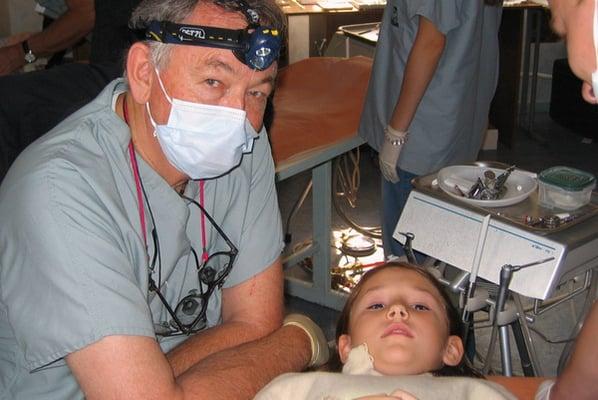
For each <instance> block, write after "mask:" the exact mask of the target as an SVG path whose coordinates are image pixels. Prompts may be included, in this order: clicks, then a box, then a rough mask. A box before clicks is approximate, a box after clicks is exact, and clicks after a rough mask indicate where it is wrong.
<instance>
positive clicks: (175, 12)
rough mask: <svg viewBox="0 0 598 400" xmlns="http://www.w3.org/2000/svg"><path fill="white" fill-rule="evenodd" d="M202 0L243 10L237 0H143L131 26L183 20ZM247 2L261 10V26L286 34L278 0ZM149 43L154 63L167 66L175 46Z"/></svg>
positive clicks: (142, 26)
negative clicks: (276, 0)
mask: <svg viewBox="0 0 598 400" xmlns="http://www.w3.org/2000/svg"><path fill="white" fill-rule="evenodd" d="M201 1H203V2H205V3H212V4H215V5H217V6H219V7H222V8H223V9H224V10H227V11H233V12H234V11H238V12H240V7H239V3H238V2H237V1H236V0H144V1H142V2H141V3H140V4H139V5H138V6H137V8H135V10H133V13H132V15H131V19H130V20H129V28H131V29H133V30H136V31H139V30H144V29H145V28H146V27H147V26H148V25H149V23H150V22H151V21H170V22H174V23H181V22H183V21H184V20H185V19H186V18H187V17H188V16H189V15H190V14H191V13H192V12H193V10H195V7H197V6H198V5H199V3H200V2H201ZM245 2H246V3H247V4H248V5H249V7H250V8H252V9H254V10H255V11H256V12H257V13H258V15H259V17H260V25H262V26H270V27H272V28H275V29H278V31H279V32H280V33H281V35H284V34H285V33H286V26H285V17H284V14H283V13H282V11H281V9H280V7H278V5H277V4H276V2H275V0H245ZM283 37H284V36H283ZM146 43H147V45H148V46H149V48H150V52H151V57H152V61H153V62H154V65H156V67H158V69H161V68H163V67H165V66H166V64H168V60H169V57H170V50H171V49H172V46H171V45H168V44H164V43H159V42H155V41H152V40H147V41H146Z"/></svg>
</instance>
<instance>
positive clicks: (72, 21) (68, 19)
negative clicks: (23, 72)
mask: <svg viewBox="0 0 598 400" xmlns="http://www.w3.org/2000/svg"><path fill="white" fill-rule="evenodd" d="M66 5H67V7H68V10H67V11H66V12H65V13H64V14H62V15H61V16H60V17H58V18H57V19H56V20H54V22H52V23H51V24H50V25H49V26H48V27H47V28H46V29H44V30H43V31H41V32H38V33H34V34H33V35H31V36H29V38H28V39H27V43H28V45H29V48H30V49H31V51H32V52H33V54H35V55H36V56H37V57H44V56H48V55H51V54H53V53H56V52H57V51H61V50H64V49H67V48H69V47H71V46H72V45H74V44H76V43H77V42H79V41H80V40H81V39H82V38H84V37H85V36H86V35H87V34H89V32H91V30H92V29H93V25H94V22H95V9H94V2H93V0H66ZM23 65H25V54H24V52H23V46H22V45H21V43H16V44H14V45H11V46H7V47H2V48H0V76H2V75H7V74H9V73H11V72H14V71H16V70H17V69H19V68H21V67H22V66H23Z"/></svg>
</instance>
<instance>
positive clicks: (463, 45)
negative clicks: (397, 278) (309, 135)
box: [359, 0, 502, 257]
mask: <svg viewBox="0 0 598 400" xmlns="http://www.w3.org/2000/svg"><path fill="white" fill-rule="evenodd" d="M501 5H502V1H496V0H486V1H482V0H480V1H468V0H425V1H422V0H389V1H388V2H387V5H386V9H385V11H384V16H383V19H382V24H381V27H380V36H379V39H378V44H377V47H376V53H375V57H374V65H373V69H372V75H371V77H370V83H369V88H368V92H367V95H366V101H365V105H364V109H363V113H362V117H361V122H360V126H359V134H360V136H361V137H363V138H364V139H365V140H366V141H367V142H368V144H369V145H370V146H371V147H372V148H373V149H374V150H376V151H378V152H379V160H380V170H381V172H382V240H383V244H384V253H385V256H386V257H388V256H390V255H395V256H402V255H404V251H403V248H402V246H401V245H400V243H399V242H398V241H396V240H395V239H393V237H392V235H393V232H394V229H395V226H396V224H397V222H398V220H399V217H400V214H401V211H402V209H403V207H404V205H405V202H406V201H407V197H408V196H409V192H410V191H411V188H412V186H411V180H412V179H413V178H415V177H416V176H418V175H424V174H428V173H430V172H433V171H436V170H438V169H440V168H442V167H445V166H447V165H451V164H459V163H464V162H470V161H474V160H475V159H476V157H477V154H478V151H479V149H480V146H481V143H482V140H483V136H484V132H486V129H487V126H488V111H489V108H490V101H491V100H492V98H493V96H494V91H495V89H496V83H497V79H498V29H499V26H500V20H501V15H502V7H501Z"/></svg>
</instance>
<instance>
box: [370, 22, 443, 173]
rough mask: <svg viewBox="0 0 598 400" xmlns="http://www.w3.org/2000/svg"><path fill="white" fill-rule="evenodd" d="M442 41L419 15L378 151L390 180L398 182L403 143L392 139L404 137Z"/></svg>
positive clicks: (439, 52) (436, 63)
mask: <svg viewBox="0 0 598 400" xmlns="http://www.w3.org/2000/svg"><path fill="white" fill-rule="evenodd" d="M445 44H446V36H445V35H444V34H443V33H442V32H440V31H439V30H438V29H437V28H436V26H435V25H434V24H433V23H432V22H431V21H430V20H428V19H427V18H425V17H422V16H420V17H419V26H418V30H417V35H416V37H415V41H414V43H413V47H412V48H411V51H410V52H409V58H408V59H407V65H406V66H405V71H404V75H403V83H402V86H401V92H400V93H399V98H398V100H397V104H396V105H395V108H394V111H393V113H392V116H391V117H390V121H389V122H388V126H387V128H386V129H385V135H386V137H385V140H384V141H383V142H382V148H381V150H380V158H379V160H380V170H381V171H382V174H383V175H384V177H385V178H386V180H388V181H390V182H393V183H396V182H398V181H399V176H398V172H397V164H398V161H399V156H400V154H401V149H402V148H403V146H402V144H397V143H396V142H395V143H393V141H397V140H399V141H400V140H404V139H405V138H406V136H407V131H408V130H409V125H411V121H413V117H414V116H415V113H416V111H417V107H418V106H419V103H420V101H421V99H422V98H423V97H424V93H426V89H427V88H428V85H429V84H430V82H431V81H432V79H433V78H434V73H435V72H436V67H437V66H438V62H439V61H440V57H442V52H443V51H444V46H445Z"/></svg>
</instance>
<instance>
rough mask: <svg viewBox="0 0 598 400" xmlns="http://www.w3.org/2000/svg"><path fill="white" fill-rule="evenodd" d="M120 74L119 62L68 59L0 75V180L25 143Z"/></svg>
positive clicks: (31, 140) (89, 99) (84, 102)
mask: <svg viewBox="0 0 598 400" xmlns="http://www.w3.org/2000/svg"><path fill="white" fill-rule="evenodd" d="M121 74H122V67H121V65H115V64H95V65H92V64H78V63H72V64H64V65H60V66H57V67H54V68H51V69H48V70H43V71H36V72H30V73H26V74H18V75H8V76H4V77H0V182H2V179H3V178H4V176H5V175H6V173H7V172H8V169H9V167H10V165H11V164H12V162H13V161H14V160H15V159H16V158H17V156H18V155H19V153H20V152H21V151H22V150H23V149H24V148H25V147H27V146H28V145H29V144H30V143H31V142H33V141H34V140H36V139H37V138H38V137H40V136H42V135H43V134H44V133H46V132H47V131H49V130H50V129H52V128H53V127H54V126H56V125H57V124H58V123H59V122H60V121H62V120H63V119H64V118H65V117H67V116H68V115H70V114H72V113H73V112H74V111H76V110H78V109H79V108H80V107H81V106H83V105H84V104H86V103H88V102H89V101H91V100H93V98H94V97H95V96H97V95H98V94H99V93H100V91H101V90H102V89H103V88H104V86H106V84H107V83H108V82H110V81H111V80H113V79H114V78H116V77H118V76H120V75H121Z"/></svg>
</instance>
